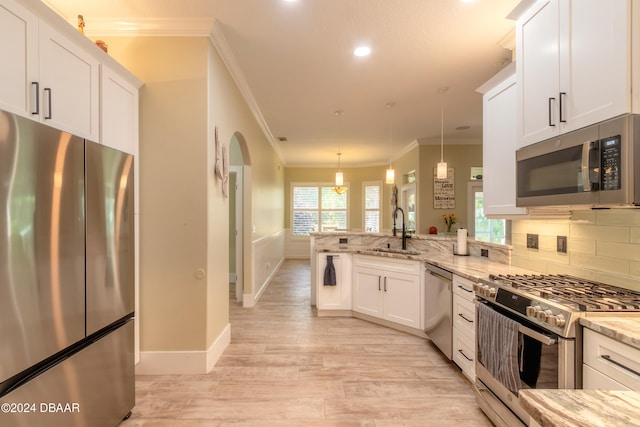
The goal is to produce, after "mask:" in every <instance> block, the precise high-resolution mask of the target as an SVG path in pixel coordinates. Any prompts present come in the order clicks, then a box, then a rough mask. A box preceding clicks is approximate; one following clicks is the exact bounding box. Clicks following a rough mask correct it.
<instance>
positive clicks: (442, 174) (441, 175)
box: [436, 86, 449, 179]
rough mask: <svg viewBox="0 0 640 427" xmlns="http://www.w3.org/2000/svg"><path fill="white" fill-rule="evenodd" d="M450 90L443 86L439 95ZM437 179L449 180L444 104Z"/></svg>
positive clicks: (441, 105) (442, 105)
mask: <svg viewBox="0 0 640 427" xmlns="http://www.w3.org/2000/svg"><path fill="white" fill-rule="evenodd" d="M448 89H449V88H448V87H446V86H443V87H441V88H439V89H438V93H440V94H443V93H445V92H446V91H447V90H448ZM436 178H438V179H447V162H445V161H444V103H443V102H441V103H440V163H438V165H437V166H436Z"/></svg>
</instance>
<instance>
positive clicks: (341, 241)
mask: <svg viewBox="0 0 640 427" xmlns="http://www.w3.org/2000/svg"><path fill="white" fill-rule="evenodd" d="M347 242H348V240H347V238H346V237H340V239H339V241H338V244H340V245H346V244H347Z"/></svg>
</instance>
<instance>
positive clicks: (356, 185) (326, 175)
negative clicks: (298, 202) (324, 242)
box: [284, 166, 388, 230]
mask: <svg viewBox="0 0 640 427" xmlns="http://www.w3.org/2000/svg"><path fill="white" fill-rule="evenodd" d="M340 169H341V170H342V173H343V174H344V182H345V184H347V185H349V191H348V203H349V219H348V221H349V228H350V229H354V230H361V229H362V228H363V224H362V221H363V219H364V218H363V215H364V214H363V212H362V202H363V200H362V198H363V191H364V189H363V186H362V183H363V182H366V181H380V183H381V184H382V185H383V190H382V191H383V200H382V203H383V206H384V204H385V203H386V201H387V200H388V197H386V193H387V191H388V188H386V187H388V186H387V185H385V184H384V181H383V179H384V173H385V169H386V168H385V167H383V166H374V167H365V168H340ZM336 171H337V168H308V167H307V168H291V167H288V168H286V171H285V183H284V185H285V188H286V192H285V201H284V203H285V206H286V207H287V209H286V212H285V227H286V228H291V183H303V182H312V183H326V184H331V183H333V182H335V176H336Z"/></svg>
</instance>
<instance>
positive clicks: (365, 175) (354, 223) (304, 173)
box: [285, 144, 482, 234]
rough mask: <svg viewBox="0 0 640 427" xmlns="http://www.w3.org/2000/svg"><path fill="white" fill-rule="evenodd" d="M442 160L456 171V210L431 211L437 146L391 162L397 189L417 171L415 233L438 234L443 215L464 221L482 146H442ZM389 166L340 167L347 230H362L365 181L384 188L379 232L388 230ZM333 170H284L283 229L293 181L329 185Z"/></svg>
mask: <svg viewBox="0 0 640 427" xmlns="http://www.w3.org/2000/svg"><path fill="white" fill-rule="evenodd" d="M444 157H445V160H446V161H447V162H448V164H449V167H452V168H454V169H455V174H456V175H455V178H456V179H455V197H456V207H455V209H446V210H441V209H434V208H433V175H432V174H433V168H434V167H435V165H436V163H437V162H439V161H440V146H439V145H418V146H416V147H415V148H413V149H411V150H410V151H409V152H407V153H406V154H405V155H403V156H402V157H400V158H398V159H395V160H393V162H392V167H393V168H394V169H395V171H396V186H397V187H398V190H399V191H400V189H401V188H402V186H403V175H406V174H408V173H409V172H411V171H415V172H416V191H417V193H416V194H417V195H418V207H417V210H418V215H417V217H418V233H421V234H426V233H427V232H428V229H429V227H430V226H431V225H435V226H436V227H437V228H438V231H444V230H443V226H444V223H443V222H442V214H443V213H451V212H453V213H455V214H456V215H457V216H458V219H459V224H463V225H466V222H467V182H468V181H469V177H470V174H471V173H470V168H471V167H472V166H482V145H480V144H460V145H450V146H445V156H444ZM387 167H388V165H384V166H377V167H369V168H341V169H342V172H343V173H344V181H345V183H348V184H349V185H350V190H349V208H350V216H349V227H350V228H351V229H354V230H356V229H362V227H363V225H362V220H363V213H362V191H363V190H362V183H363V182H364V181H373V180H379V181H382V185H383V199H382V209H383V216H382V229H383V230H387V231H390V230H391V228H392V226H393V225H392V224H393V220H392V218H391V190H392V188H393V187H392V186H391V185H387V184H385V183H384V178H385V176H384V175H385V170H386V169H387ZM335 173H336V168H287V169H286V174H285V186H286V193H285V206H286V207H287V209H286V212H285V227H287V228H289V227H291V211H290V206H291V204H290V203H291V202H290V197H291V189H290V184H291V183H292V182H315V183H331V182H333V180H334V179H335ZM400 224H401V223H400V222H398V223H397V225H398V226H400Z"/></svg>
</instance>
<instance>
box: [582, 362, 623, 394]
mask: <svg viewBox="0 0 640 427" xmlns="http://www.w3.org/2000/svg"><path fill="white" fill-rule="evenodd" d="M582 388H583V389H584V390H631V389H630V388H628V387H625V386H623V385H622V384H620V383H619V382H618V381H615V380H613V379H611V378H609V377H608V376H606V375H605V374H603V373H602V372H599V371H596V370H595V369H593V368H592V367H591V366H589V365H584V364H583V365H582Z"/></svg>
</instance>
